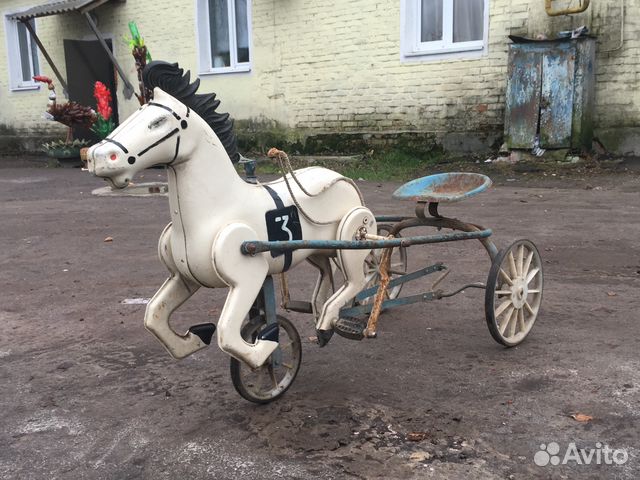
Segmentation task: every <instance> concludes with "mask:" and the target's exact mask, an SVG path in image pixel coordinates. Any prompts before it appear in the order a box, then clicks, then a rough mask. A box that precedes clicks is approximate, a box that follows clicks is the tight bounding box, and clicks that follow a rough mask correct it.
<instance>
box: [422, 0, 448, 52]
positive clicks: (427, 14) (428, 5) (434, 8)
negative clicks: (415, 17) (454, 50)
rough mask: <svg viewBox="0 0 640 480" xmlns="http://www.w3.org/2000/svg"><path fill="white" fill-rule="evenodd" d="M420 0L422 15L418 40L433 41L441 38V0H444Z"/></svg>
mask: <svg viewBox="0 0 640 480" xmlns="http://www.w3.org/2000/svg"><path fill="white" fill-rule="evenodd" d="M421 1H422V16H421V19H420V20H421V22H420V25H421V28H420V41H421V42H435V41H438V40H442V2H443V1H444V0H421ZM446 1H451V0H446Z"/></svg>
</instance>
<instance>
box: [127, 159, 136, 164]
mask: <svg viewBox="0 0 640 480" xmlns="http://www.w3.org/2000/svg"><path fill="white" fill-rule="evenodd" d="M127 162H129V165H133V164H134V163H136V157H129V158H128V159H127Z"/></svg>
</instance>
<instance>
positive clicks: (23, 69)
mask: <svg viewBox="0 0 640 480" xmlns="http://www.w3.org/2000/svg"><path fill="white" fill-rule="evenodd" d="M29 23H30V24H31V26H32V27H33V28H34V30H35V28H36V23H35V20H34V19H31V20H29ZM5 30H6V32H7V53H8V55H9V77H10V85H11V89H12V90H24V89H33V88H38V83H37V82H34V81H33V78H32V77H33V76H34V75H39V74H40V65H39V63H38V48H37V46H36V42H34V41H33V40H32V39H31V35H30V34H29V30H27V27H26V26H25V25H24V23H22V22H19V21H17V20H9V18H7V17H5Z"/></svg>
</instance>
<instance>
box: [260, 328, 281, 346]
mask: <svg viewBox="0 0 640 480" xmlns="http://www.w3.org/2000/svg"><path fill="white" fill-rule="evenodd" d="M279 337H280V327H278V324H277V323H272V324H271V325H267V326H266V327H264V328H263V329H262V330H261V331H260V333H259V334H258V340H269V341H271V342H278V340H279Z"/></svg>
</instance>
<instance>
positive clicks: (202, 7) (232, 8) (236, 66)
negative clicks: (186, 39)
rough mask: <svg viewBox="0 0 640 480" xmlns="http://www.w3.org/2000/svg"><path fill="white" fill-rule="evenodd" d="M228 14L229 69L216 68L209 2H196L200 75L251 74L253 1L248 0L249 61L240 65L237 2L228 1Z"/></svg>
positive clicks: (233, 0)
mask: <svg viewBox="0 0 640 480" xmlns="http://www.w3.org/2000/svg"><path fill="white" fill-rule="evenodd" d="M227 7H228V8H227V13H228V17H229V18H228V22H229V60H230V63H231V65H229V66H228V67H214V66H213V65H212V61H211V30H210V20H209V2H208V0H196V12H197V41H198V56H199V68H198V70H199V73H200V75H213V74H221V73H240V72H250V71H251V65H252V63H253V42H252V35H251V10H252V8H251V0H247V35H248V37H249V38H248V42H249V61H248V62H245V63H238V44H237V42H238V36H237V34H236V2H235V0H228V3H227Z"/></svg>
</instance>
